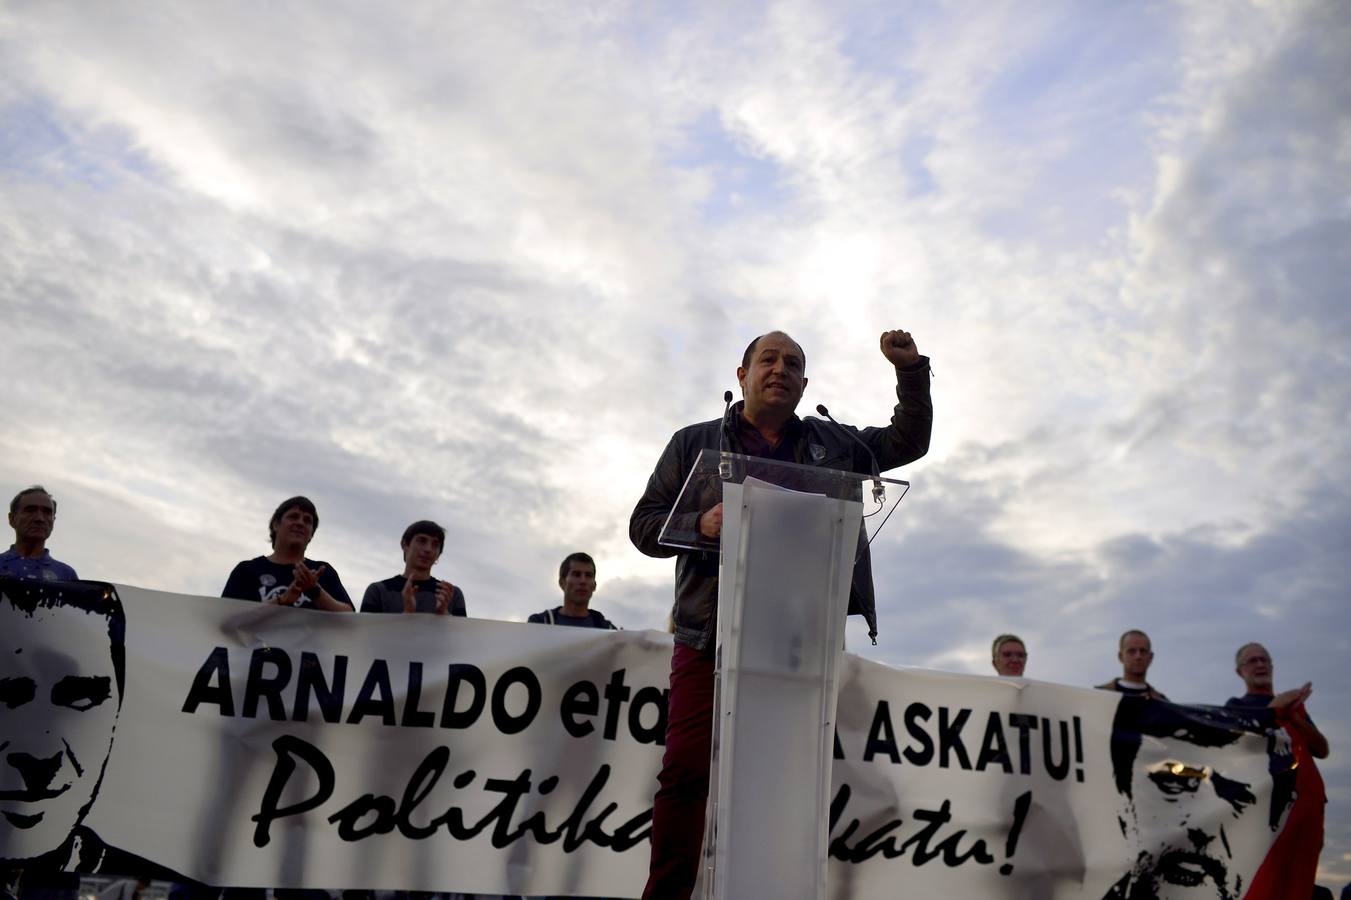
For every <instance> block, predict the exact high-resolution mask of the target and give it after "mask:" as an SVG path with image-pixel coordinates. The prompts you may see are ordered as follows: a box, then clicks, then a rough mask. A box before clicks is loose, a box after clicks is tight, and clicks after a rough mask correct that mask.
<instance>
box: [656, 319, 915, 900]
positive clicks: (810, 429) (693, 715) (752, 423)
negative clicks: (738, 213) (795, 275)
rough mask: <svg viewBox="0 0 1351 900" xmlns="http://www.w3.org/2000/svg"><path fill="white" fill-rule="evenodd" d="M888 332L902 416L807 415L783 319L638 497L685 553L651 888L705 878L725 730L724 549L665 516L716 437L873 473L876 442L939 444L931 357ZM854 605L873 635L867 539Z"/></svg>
mask: <svg viewBox="0 0 1351 900" xmlns="http://www.w3.org/2000/svg"><path fill="white" fill-rule="evenodd" d="M880 343H881V349H882V355H883V356H884V357H886V359H887V362H889V363H891V365H892V366H893V367H894V368H895V372H896V397H897V403H896V411H895V413H894V414H893V415H892V417H891V424H890V425H887V426H886V427H883V428H863V429H854V428H850V429H849V432H850V433H852V436H851V434H850V433H846V432H845V430H844V427H840V426H838V425H836V424H835V423H833V422H829V421H826V420H823V419H814V418H808V419H799V418H798V417H797V415H796V410H797V405H798V402H799V401H800V400H801V399H802V392H803V391H804V390H805V389H806V387H807V375H806V371H807V357H806V354H805V353H804V352H803V350H802V348H801V347H800V346H799V345H798V343H797V342H796V341H794V340H793V339H792V338H791V337H789V336H788V335H786V334H784V333H783V332H781V331H771V332H769V333H768V334H763V335H761V336H760V337H758V338H756V339H755V340H753V341H751V344H750V346H749V347H747V348H746V352H745V354H743V356H742V357H741V365H740V366H739V367H737V370H736V377H737V381H738V382H739V383H740V385H741V394H742V397H743V398H744V399H743V400H742V401H741V402H739V403H737V404H735V405H734V406H732V407H731V409H730V410H729V411H728V414H727V415H726V416H724V417H723V418H722V419H715V420H713V421H711V422H702V423H699V424H697V425H690V426H688V427H686V428H682V429H681V430H680V431H677V432H676V433H675V435H674V436H672V438H671V441H670V443H668V444H667V445H666V449H665V450H664V451H663V452H662V455H661V459H660V460H658V461H657V467H656V468H655V469H654V470H653V472H652V477H651V478H649V479H648V482H647V490H646V491H644V492H643V497H642V499H641V500H639V501H638V505H637V506H636V507H634V510H633V515H632V516H631V517H630V519H629V538H630V539H631V540H632V541H633V543H634V546H636V547H637V548H638V549H639V550H641V551H642V552H643V553H645V554H647V555H648V556H658V557H666V556H675V557H676V576H675V606H674V609H673V612H672V619H673V621H674V623H675V652H674V654H673V655H672V657H671V694H670V699H669V700H668V704H667V727H666V754H665V756H664V757H663V758H662V770H661V774H660V775H659V776H658V779H657V780H658V782H659V786H658V789H657V794H656V797H655V798H654V800H653V809H652V862H651V867H650V872H649V875H648V882H647V887H646V889H645V890H644V891H643V898H644V900H667V898H680V900H684V898H687V897H689V896H690V894H691V892H692V891H693V889H694V883H695V878H696V876H697V874H698V868H699V859H700V849H701V847H702V844H703V832H704V812H705V806H706V804H707V802H708V781H709V756H710V752H711V740H712V733H713V732H712V729H713V690H714V678H713V674H714V660H713V644H714V635H715V634H716V633H717V626H716V622H715V619H716V614H717V606H718V554H717V553H712V552H704V551H684V550H678V549H676V548H674V547H667V546H664V545H661V544H658V543H657V537H658V535H659V534H660V533H661V529H662V525H663V523H664V522H665V521H666V518H667V515H668V514H669V513H670V512H671V508H672V506H674V504H675V502H676V498H677V497H678V496H679V495H680V490H681V488H682V487H683V486H684V484H685V479H686V477H687V476H688V475H689V473H690V470H691V469H692V468H693V467H694V465H695V462H696V461H697V460H698V458H699V454H700V452H701V451H703V450H706V449H711V450H720V449H727V450H729V451H731V452H733V453H741V454H745V455H748V456H758V457H762V458H765V459H773V460H780V461H783V462H794V463H800V464H803V465H811V466H821V467H824V468H832V469H844V470H848V471H851V472H858V473H861V474H873V460H872V458H871V457H870V456H869V455H868V451H869V450H871V451H872V454H873V455H875V456H876V458H877V465H878V468H879V469H880V470H881V471H887V470H888V469H894V468H896V467H897V466H900V465H904V464H906V463H909V462H913V461H915V460H917V459H919V458H920V457H921V456H923V455H924V454H925V453H926V452H927V451H928V449H929V431H930V428H931V427H932V425H933V404H932V403H931V402H930V399H929V358H928V357H927V356H920V354H919V350H918V349H917V348H916V347H915V342H914V340H913V339H912V338H911V337H910V334H909V333H908V332H905V331H888V332H885V333H883V334H882V337H881V342H880ZM845 427H848V426H845ZM855 438H857V440H855ZM860 442H862V443H860ZM864 445H866V449H865V447H864ZM698 527H699V531H700V533H701V534H702V535H703V536H704V537H707V538H717V537H718V535H719V534H720V533H721V531H722V504H721V503H718V504H717V505H715V506H713V507H711V508H709V509H706V510H704V511H703V512H702V513H701V514H700V516H699V521H698ZM849 612H850V613H851V614H860V615H862V616H863V617H864V618H865V619H866V620H867V622H868V633H869V636H870V637H872V638H874V640H875V639H876V635H877V614H876V611H875V609H874V604H873V584H872V568H871V565H870V560H869V556H868V553H867V548H866V546H865V547H864V550H863V553H862V554H861V555H860V558H859V560H858V562H857V563H856V564H855V566H854V578H853V585H852V587H851V590H850V596H849Z"/></svg>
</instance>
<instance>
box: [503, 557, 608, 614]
mask: <svg viewBox="0 0 1351 900" xmlns="http://www.w3.org/2000/svg"><path fill="white" fill-rule="evenodd" d="M558 586H559V587H560V588H562V589H563V605H562V606H555V607H554V608H553V609H546V610H544V611H543V612H537V613H535V614H534V615H533V616H531V617H530V618H529V619H527V620H526V621H528V622H535V623H537V624H540V625H571V626H573V627H574V628H608V629H610V630H611V631H617V630H618V627H617V626H616V625H615V624H614V623H613V622H611V621H610V620H609V619H607V618H605V617H604V616H602V615H601V614H600V613H599V612H597V611H596V610H594V609H591V595H592V594H594V593H595V592H596V561H595V560H593V559H592V558H591V557H590V556H589V555H587V554H585V553H569V554H568V555H567V556H566V557H564V559H563V563H562V565H560V566H559V567H558Z"/></svg>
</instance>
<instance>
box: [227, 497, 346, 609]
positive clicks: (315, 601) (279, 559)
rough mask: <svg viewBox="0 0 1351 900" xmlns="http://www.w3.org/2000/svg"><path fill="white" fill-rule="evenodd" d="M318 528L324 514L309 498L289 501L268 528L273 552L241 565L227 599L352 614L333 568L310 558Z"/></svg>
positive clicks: (234, 573)
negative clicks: (311, 546)
mask: <svg viewBox="0 0 1351 900" xmlns="http://www.w3.org/2000/svg"><path fill="white" fill-rule="evenodd" d="M318 528H319V512H318V511H317V510H316V509H315V508H314V504H313V503H312V502H311V501H310V500H309V498H308V497H291V498H290V499H288V500H283V501H282V503H281V505H280V506H278V507H277V510H276V512H274V513H273V514H272V518H271V519H270V520H268V524H267V531H268V537H269V538H270V539H271V541H272V552H271V553H270V554H268V555H267V556H258V557H255V558H253V559H246V560H244V561H243V562H241V563H239V564H238V565H236V566H235V567H234V570H233V571H232V572H231V573H230V577H229V579H227V580H226V582H225V589H224V590H222V591H221V596H222V597H228V598H230V599H233V600H254V601H258V602H260V603H278V604H281V605H282V606H307V607H313V608H315V609H326V610H329V611H331V612H352V601H351V598H349V597H348V596H347V590H346V589H345V588H344V587H343V586H342V579H341V578H339V577H338V573H337V572H336V571H335V570H334V569H333V567H332V566H330V565H329V564H328V563H326V562H318V561H316V560H312V559H309V558H307V557H306V556H305V550H306V549H307V548H308V547H309V545H310V541H311V540H312V539H313V538H314V533H315V531H317V530H318Z"/></svg>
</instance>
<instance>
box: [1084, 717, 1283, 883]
mask: <svg viewBox="0 0 1351 900" xmlns="http://www.w3.org/2000/svg"><path fill="white" fill-rule="evenodd" d="M1284 738H1285V735H1284V734H1280V735H1276V736H1273V737H1272V738H1271V740H1274V741H1277V742H1278V743H1279V742H1280V741H1281V739H1284ZM1286 740H1288V739H1286ZM1267 742H1268V739H1267V738H1262V737H1258V736H1256V735H1245V736H1244V737H1242V738H1241V739H1239V740H1238V741H1236V742H1234V743H1232V744H1230V745H1228V746H1223V747H1205V746H1198V745H1197V744H1194V743H1192V742H1190V741H1187V740H1184V739H1180V738H1172V737H1145V738H1144V739H1143V743H1142V746H1141V748H1140V754H1139V756H1138V757H1137V758H1136V764H1135V767H1134V771H1133V777H1132V784H1131V792H1132V800H1131V801H1130V802H1127V803H1126V804H1125V806H1124V808H1123V823H1124V824H1125V827H1126V830H1127V834H1128V837H1131V838H1132V839H1133V840H1134V842H1135V845H1136V848H1137V851H1136V857H1135V865H1134V867H1133V868H1132V870H1131V872H1130V873H1129V875H1128V877H1127V878H1125V879H1123V880H1122V882H1119V883H1118V885H1117V887H1116V889H1114V890H1113V891H1112V892H1111V893H1109V894H1108V897H1109V898H1122V900H1144V898H1148V900H1154V898H1167V900H1200V898H1207V900H1213V898H1220V900H1228V898H1233V900H1238V898H1240V897H1242V896H1243V893H1244V890H1245V889H1246V887H1247V886H1248V884H1249V883H1250V882H1251V881H1252V876H1253V873H1254V872H1256V870H1257V868H1258V866H1259V865H1260V863H1261V861H1262V859H1263V857H1265V856H1266V853H1267V850H1268V848H1269V846H1270V844H1271V841H1272V839H1273V837H1274V834H1273V832H1272V830H1271V829H1270V828H1268V827H1266V822H1267V814H1268V812H1269V809H1270V801H1271V787H1272V780H1271V775H1270V772H1269V768H1268V766H1269V756H1268V753H1267V752H1264V749H1265V748H1266V747H1267ZM1277 752H1278V753H1279V749H1278V750H1277ZM1240 820H1241V821H1242V825H1241V827H1240V824H1239V823H1240ZM1259 820H1260V821H1259Z"/></svg>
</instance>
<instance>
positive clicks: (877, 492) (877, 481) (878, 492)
mask: <svg viewBox="0 0 1351 900" xmlns="http://www.w3.org/2000/svg"><path fill="white" fill-rule="evenodd" d="M816 411H817V412H818V413H820V414H821V415H822V416H824V417H825V418H827V419H829V420H830V424H832V425H834V426H835V427H836V428H838V429H839V430H840V431H841V432H842V433H844V434H847V435H849V438H850V439H851V440H852V441H853V442H854V443H855V444H858V445H859V446H860V447H862V448H863V452H865V453H867V454H868V459H870V460H872V462H873V502H874V503H876V504H878V505H879V506H880V505H881V504H882V502H883V501H884V500H886V498H887V489H886V488H885V487H883V486H882V467H881V466H879V465H878V463H877V455H876V454H875V453H873V448H872V447H869V446H868V445H867V444H865V443H863V441H862V440H860V439H859V436H858V435H856V434H854V432H852V431H850V430H849V429H848V428H845V427H844V426H843V425H841V424H840V423H839V422H836V421H835V417H834V416H832V415H831V414H830V410H828V409H826V408H825V406H824V405H822V404H820V403H818V404H816Z"/></svg>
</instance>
